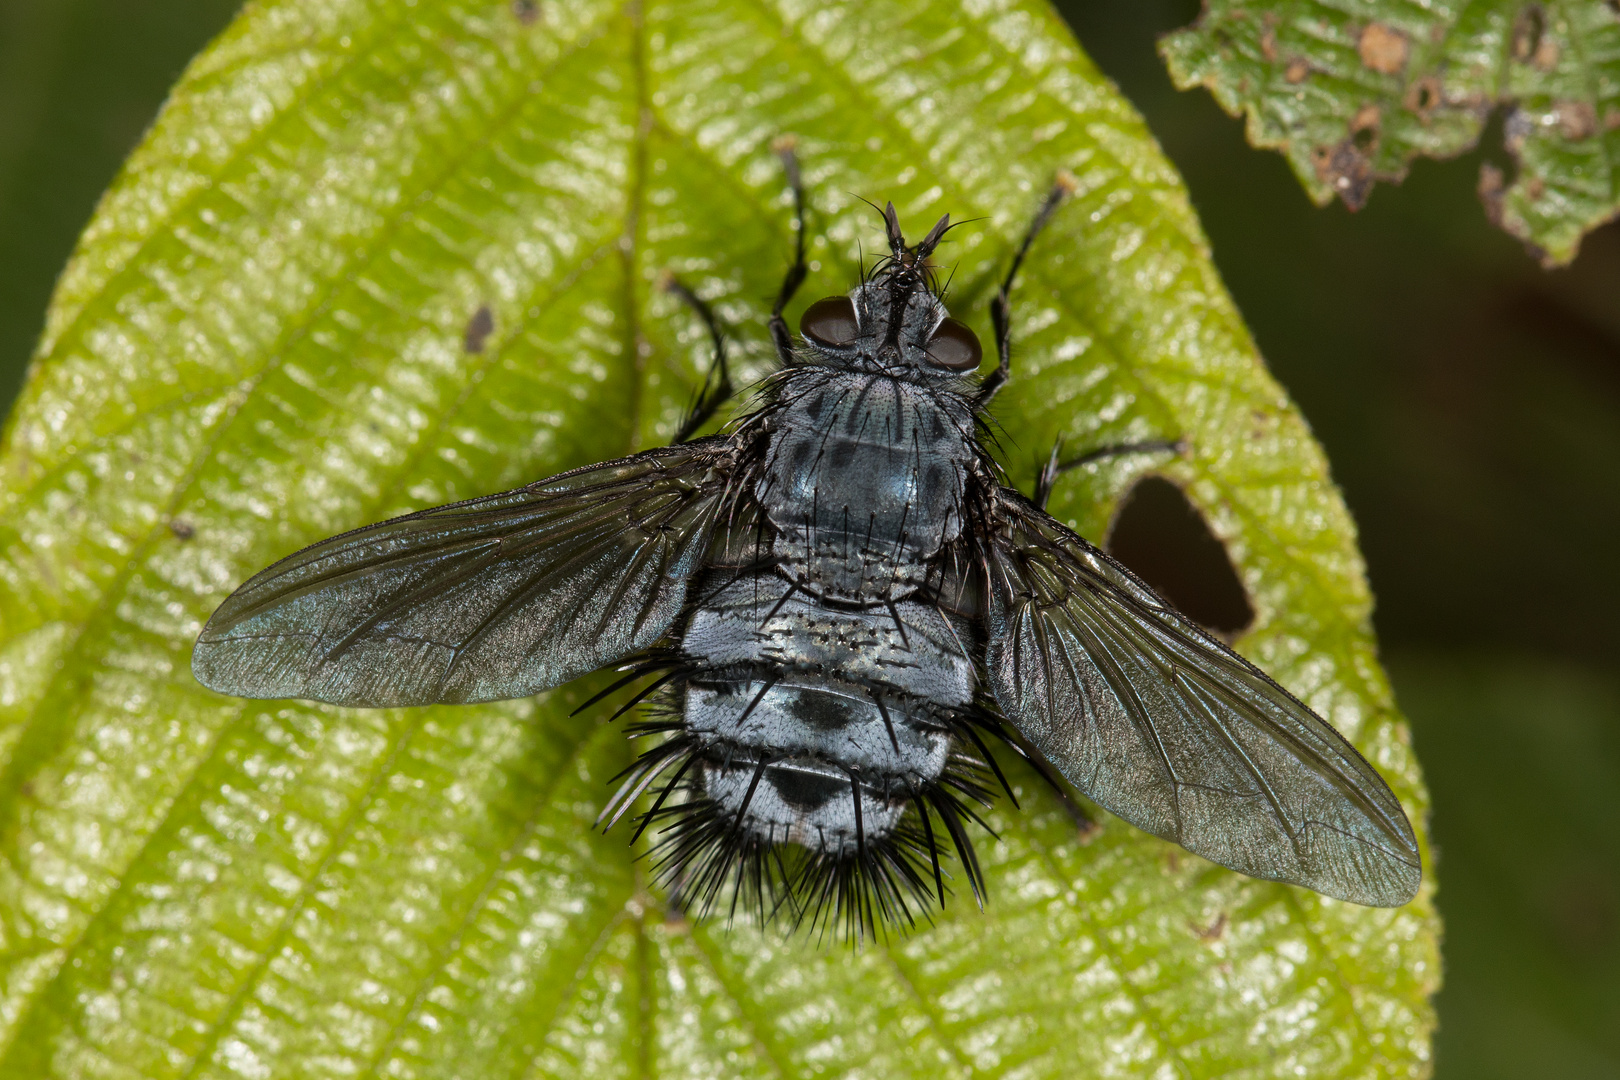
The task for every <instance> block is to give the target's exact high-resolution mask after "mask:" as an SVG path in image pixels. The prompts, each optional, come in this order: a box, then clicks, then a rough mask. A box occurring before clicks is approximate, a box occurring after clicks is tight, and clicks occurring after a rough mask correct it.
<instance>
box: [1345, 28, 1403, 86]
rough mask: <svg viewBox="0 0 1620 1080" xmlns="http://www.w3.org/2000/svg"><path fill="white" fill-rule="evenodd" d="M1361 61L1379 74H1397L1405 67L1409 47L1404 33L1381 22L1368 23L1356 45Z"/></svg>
mask: <svg viewBox="0 0 1620 1080" xmlns="http://www.w3.org/2000/svg"><path fill="white" fill-rule="evenodd" d="M1357 49H1358V51H1360V53H1361V62H1362V64H1363V65H1365V66H1366V67H1368V68H1371V69H1372V70H1373V71H1376V72H1378V73H1379V74H1381V75H1398V74H1400V73H1401V71H1403V70H1404V69H1405V68H1406V57H1407V54H1408V53H1409V52H1410V48H1409V47H1408V45H1407V43H1406V35H1405V34H1403V33H1401V32H1400V31H1399V30H1396V29H1394V28H1393V27H1388V26H1385V25H1384V24H1383V23H1368V24H1367V27H1366V29H1364V30H1362V31H1361V41H1360V42H1359V44H1358V45H1357Z"/></svg>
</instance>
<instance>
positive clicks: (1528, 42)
mask: <svg viewBox="0 0 1620 1080" xmlns="http://www.w3.org/2000/svg"><path fill="white" fill-rule="evenodd" d="M1546 27H1547V17H1546V16H1545V15H1543V14H1542V13H1541V5H1540V4H1531V5H1529V6H1528V7H1526V8H1525V9H1524V10H1523V11H1521V12H1519V17H1518V18H1517V19H1514V20H1513V37H1512V38H1511V39H1509V48H1510V49H1511V50H1512V52H1513V59H1515V60H1517V61H1519V63H1521V64H1523V63H1528V62H1529V60H1530V58H1531V57H1533V56H1535V55H1536V50H1538V49H1539V48H1541V34H1542V31H1543V30H1545V29H1546Z"/></svg>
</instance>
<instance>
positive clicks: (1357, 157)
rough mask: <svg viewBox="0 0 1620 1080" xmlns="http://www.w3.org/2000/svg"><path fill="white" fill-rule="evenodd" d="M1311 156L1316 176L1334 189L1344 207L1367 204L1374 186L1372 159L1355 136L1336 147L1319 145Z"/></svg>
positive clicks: (1357, 208) (1359, 206) (1359, 207)
mask: <svg viewBox="0 0 1620 1080" xmlns="http://www.w3.org/2000/svg"><path fill="white" fill-rule="evenodd" d="M1311 158H1312V161H1313V164H1315V166H1316V178H1317V179H1318V180H1320V181H1321V182H1322V183H1324V184H1326V185H1327V186H1328V187H1330V188H1332V189H1333V193H1334V194H1335V195H1337V196H1338V197H1339V198H1340V199H1341V200H1343V202H1344V205H1345V206H1348V207H1349V208H1350V209H1352V210H1360V209H1361V208H1362V207H1363V206H1366V205H1367V196H1368V195H1369V194H1371V193H1372V186H1373V175H1372V162H1371V161H1370V160H1368V158H1367V155H1366V153H1365V152H1364V151H1363V150H1362V149H1361V147H1359V146H1357V145H1356V140H1355V137H1354V136H1351V137H1350V138H1348V139H1346V140H1344V141H1343V142H1341V143H1339V144H1338V145H1336V146H1318V147H1317V148H1316V150H1315V151H1314V152H1313V153H1312V154H1311Z"/></svg>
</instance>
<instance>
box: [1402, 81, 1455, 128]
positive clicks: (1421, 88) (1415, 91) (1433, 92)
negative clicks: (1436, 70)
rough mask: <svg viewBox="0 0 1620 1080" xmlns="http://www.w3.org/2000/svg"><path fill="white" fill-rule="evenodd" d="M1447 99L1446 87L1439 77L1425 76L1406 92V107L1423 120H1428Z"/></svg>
mask: <svg viewBox="0 0 1620 1080" xmlns="http://www.w3.org/2000/svg"><path fill="white" fill-rule="evenodd" d="M1444 98H1445V87H1444V86H1443V85H1442V84H1441V82H1440V76H1438V75H1425V76H1423V78H1421V79H1419V80H1418V81H1417V82H1415V83H1413V84H1412V85H1411V87H1410V88H1408V89H1407V91H1406V102H1405V104H1406V107H1407V108H1408V109H1411V110H1412V111H1413V112H1415V113H1417V114H1418V117H1419V118H1420V119H1423V120H1428V119H1429V115H1430V114H1431V113H1433V112H1434V110H1435V107H1436V106H1438V105H1439V104H1440V102H1441V101H1442V100H1444Z"/></svg>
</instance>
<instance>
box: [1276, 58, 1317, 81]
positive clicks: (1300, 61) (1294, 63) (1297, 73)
mask: <svg viewBox="0 0 1620 1080" xmlns="http://www.w3.org/2000/svg"><path fill="white" fill-rule="evenodd" d="M1310 76H1311V65H1310V64H1309V63H1308V62H1307V61H1306V60H1305V58H1304V57H1303V56H1296V57H1294V58H1293V59H1292V60H1290V61H1288V69H1287V70H1286V71H1284V72H1283V78H1285V79H1287V80H1288V81H1289V82H1291V83H1293V84H1295V85H1296V86H1297V85H1298V84H1300V83H1302V82H1304V81H1305V80H1306V79H1308V78H1310Z"/></svg>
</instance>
